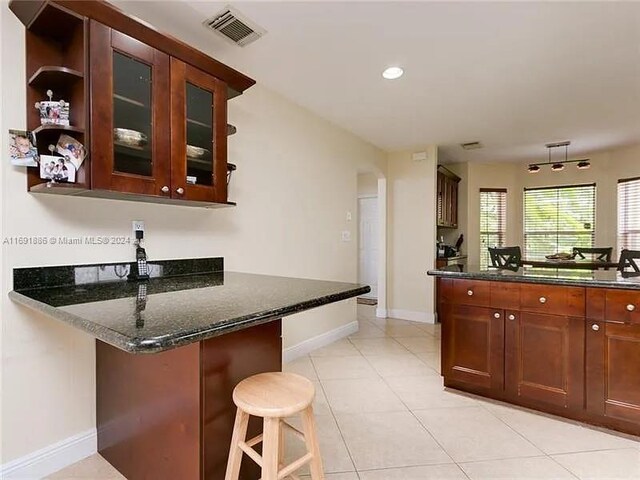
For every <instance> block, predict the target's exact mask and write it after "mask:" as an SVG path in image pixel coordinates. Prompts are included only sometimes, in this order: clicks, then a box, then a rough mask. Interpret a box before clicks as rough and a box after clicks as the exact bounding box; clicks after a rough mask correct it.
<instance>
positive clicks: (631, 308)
mask: <svg viewBox="0 0 640 480" xmlns="http://www.w3.org/2000/svg"><path fill="white" fill-rule="evenodd" d="M635 309H636V306H635V305H633V304H631V303H630V304H629V305H627V310H628V311H629V312H633V311H634V310H635Z"/></svg>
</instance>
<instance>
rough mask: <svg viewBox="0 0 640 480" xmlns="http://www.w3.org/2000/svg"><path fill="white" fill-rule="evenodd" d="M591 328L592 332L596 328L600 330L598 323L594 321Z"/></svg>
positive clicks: (595, 330)
mask: <svg viewBox="0 0 640 480" xmlns="http://www.w3.org/2000/svg"><path fill="white" fill-rule="evenodd" d="M591 330H593V331H594V332H597V331H598V330H600V325H598V324H597V323H594V324H593V325H591Z"/></svg>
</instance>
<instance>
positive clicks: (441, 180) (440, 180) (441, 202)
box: [436, 172, 445, 227]
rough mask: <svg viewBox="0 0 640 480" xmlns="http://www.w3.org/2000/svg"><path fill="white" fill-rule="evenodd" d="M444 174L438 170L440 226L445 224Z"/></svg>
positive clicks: (438, 217)
mask: <svg viewBox="0 0 640 480" xmlns="http://www.w3.org/2000/svg"><path fill="white" fill-rule="evenodd" d="M444 179H445V176H444V174H442V173H440V172H438V173H437V174H436V185H437V199H436V201H437V206H436V217H437V218H436V224H437V225H438V226H439V227H440V226H442V225H444Z"/></svg>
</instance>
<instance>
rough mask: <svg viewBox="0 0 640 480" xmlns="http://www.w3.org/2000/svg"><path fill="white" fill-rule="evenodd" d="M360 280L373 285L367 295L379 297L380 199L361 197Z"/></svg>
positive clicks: (359, 211) (359, 213) (359, 203)
mask: <svg viewBox="0 0 640 480" xmlns="http://www.w3.org/2000/svg"><path fill="white" fill-rule="evenodd" d="M358 218H359V220H360V235H359V239H358V246H359V260H360V262H359V269H358V281H359V282H360V283H364V284H367V285H370V286H371V293H369V294H367V295H366V296H367V297H371V298H378V199H377V198H376V197H372V198H359V199H358Z"/></svg>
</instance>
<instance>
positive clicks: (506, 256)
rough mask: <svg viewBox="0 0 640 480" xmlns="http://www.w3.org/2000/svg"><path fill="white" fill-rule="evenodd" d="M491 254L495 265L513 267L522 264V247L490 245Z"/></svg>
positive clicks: (492, 264) (492, 262) (492, 263)
mask: <svg viewBox="0 0 640 480" xmlns="http://www.w3.org/2000/svg"><path fill="white" fill-rule="evenodd" d="M489 256H490V257H491V266H493V267H498V268H513V267H520V265H521V264H522V250H520V247H489Z"/></svg>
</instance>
